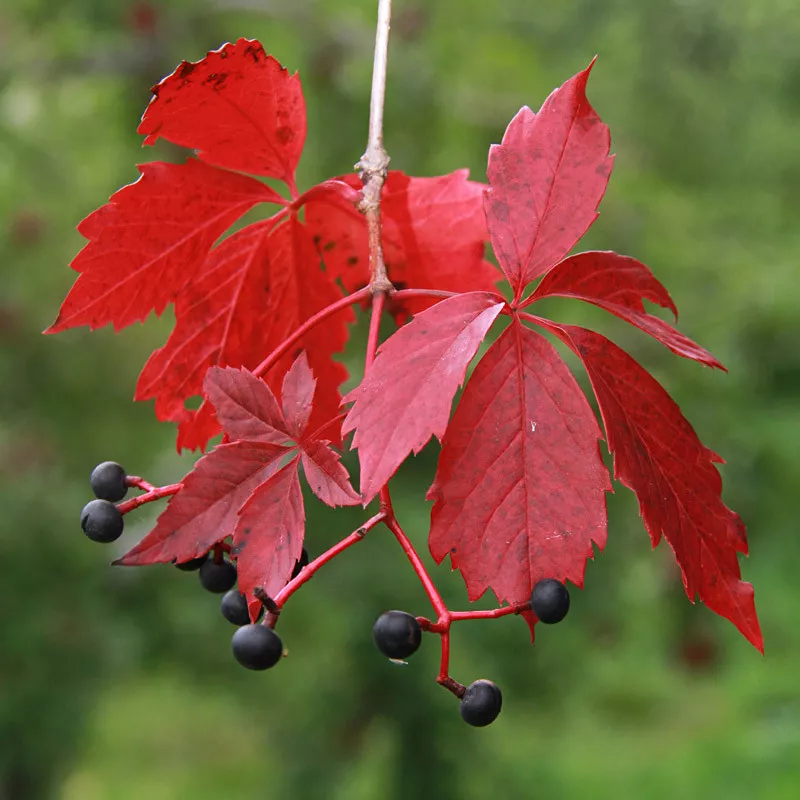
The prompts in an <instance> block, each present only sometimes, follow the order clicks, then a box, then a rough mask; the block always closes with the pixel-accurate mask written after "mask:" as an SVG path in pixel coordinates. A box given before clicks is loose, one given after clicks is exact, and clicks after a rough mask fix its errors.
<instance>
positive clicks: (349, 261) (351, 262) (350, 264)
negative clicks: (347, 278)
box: [347, 256, 358, 267]
mask: <svg viewBox="0 0 800 800" xmlns="http://www.w3.org/2000/svg"><path fill="white" fill-rule="evenodd" d="M356 264H358V256H350V258H348V259H347V266H348V267H354V266H355V265H356Z"/></svg>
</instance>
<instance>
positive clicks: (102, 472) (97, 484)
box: [89, 461, 128, 503]
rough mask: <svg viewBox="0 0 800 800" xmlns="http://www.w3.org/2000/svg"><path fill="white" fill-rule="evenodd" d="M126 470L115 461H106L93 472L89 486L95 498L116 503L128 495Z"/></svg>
mask: <svg viewBox="0 0 800 800" xmlns="http://www.w3.org/2000/svg"><path fill="white" fill-rule="evenodd" d="M126 477H127V475H125V470H124V469H122V467H121V466H120V465H119V464H117V463H116V462H115V461H104V462H103V463H102V464H98V465H97V466H96V467H95V468H94V469H93V470H92V476H91V478H89V484H90V485H91V487H92V491H93V492H94V496H95V497H99V498H100V499H101V500H110V501H111V502H112V503H116V502H117V501H118V500H122V498H123V497H125V495H126V494H127V493H128V486H127V484H126V483H125V478H126Z"/></svg>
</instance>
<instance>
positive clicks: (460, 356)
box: [342, 292, 505, 505]
mask: <svg viewBox="0 0 800 800" xmlns="http://www.w3.org/2000/svg"><path fill="white" fill-rule="evenodd" d="M504 305H505V302H504V301H503V299H502V297H500V296H499V295H494V294H489V293H487V292H472V293H469V294H462V295H458V296H456V297H451V298H448V299H447V300H443V301H442V302H440V303H438V304H437V305H435V306H433V308H430V309H428V310H427V311H424V312H422V313H421V314H419V315H418V316H416V317H415V318H414V319H413V320H412V321H411V322H409V323H408V324H407V325H404V326H403V327H402V328H400V330H398V331H397V332H396V333H395V334H394V335H393V336H391V337H390V338H389V339H387V340H386V341H385V342H384V343H383V344H382V345H381V346H380V349H379V350H378V356H377V358H376V359H375V362H374V363H373V365H372V366H371V367H370V369H369V372H368V373H367V375H366V377H365V378H364V380H363V381H362V382H361V384H360V385H359V386H358V387H357V388H356V389H354V390H353V391H352V392H350V394H348V395H347V397H346V398H345V401H346V402H352V401H354V405H353V408H352V409H351V410H350V413H349V414H348V415H347V418H346V419H345V421H344V425H343V426H342V431H343V433H345V434H347V433H349V432H350V431H353V430H354V431H355V432H356V433H355V436H354V437H353V445H352V446H353V447H354V448H358V456H359V461H360V462H361V493H362V494H363V501H364V505H366V504H367V503H369V501H370V500H371V499H372V498H373V497H374V496H375V495H376V494H377V492H378V491H379V490H380V488H381V487H382V486H383V485H384V484H385V483H386V482H387V481H388V480H389V478H391V476H392V475H393V474H394V473H395V471H396V470H397V468H398V467H399V466H400V464H402V463H403V461H405V459H406V458H407V457H408V455H409V453H411V452H412V451H413V452H414V453H418V452H419V451H420V450H421V449H422V448H423V447H424V446H425V445H426V444H427V442H428V441H429V440H430V438H431V436H436V437H437V438H439V439H441V438H442V436H443V435H444V430H445V428H446V427H447V422H448V419H449V417H450V407H451V405H452V403H453V397H454V396H455V393H456V391H457V390H458V387H459V386H460V385H461V384H462V383H463V381H464V376H465V374H466V371H467V365H468V364H469V362H470V361H471V360H472V358H473V357H474V355H475V353H476V352H477V351H478V347H480V344H481V342H482V341H483V337H484V336H485V335H486V332H487V331H488V330H489V328H490V327H491V324H492V323H493V322H494V320H495V319H496V318H497V316H498V314H499V313H500V312H501V311H502V309H503V306H504Z"/></svg>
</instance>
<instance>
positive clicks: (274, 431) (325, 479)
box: [205, 353, 360, 506]
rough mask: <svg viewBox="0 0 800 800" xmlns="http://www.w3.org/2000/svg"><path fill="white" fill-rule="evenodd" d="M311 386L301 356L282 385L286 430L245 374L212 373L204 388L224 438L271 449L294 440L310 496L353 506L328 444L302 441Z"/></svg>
mask: <svg viewBox="0 0 800 800" xmlns="http://www.w3.org/2000/svg"><path fill="white" fill-rule="evenodd" d="M314 384H315V381H314V376H313V375H312V373H311V370H310V369H309V366H308V360H307V358H306V355H305V353H301V354H300V355H299V356H298V357H297V359H296V360H295V362H294V364H293V365H292V367H291V369H290V370H289V372H288V373H287V374H286V380H285V381H284V387H283V406H284V409H285V413H286V415H287V416H288V417H289V419H290V420H291V422H290V423H289V424H288V425H287V422H286V419H285V417H284V414H283V413H282V412H281V411H280V409H279V408H278V402H277V400H276V399H275V397H274V395H273V394H272V391H271V390H270V388H269V387H268V386H267V384H266V383H264V381H262V380H261V379H260V378H257V377H256V376H255V375H253V374H252V373H250V372H248V371H247V370H245V369H230V368H228V369H219V368H212V369H210V370H209V372H208V376H207V378H206V382H205V387H206V394H207V396H208V399H209V400H210V401H211V402H212V403H213V404H214V407H215V408H216V410H217V416H218V417H219V419H220V420H221V422H222V425H223V428H224V429H225V433H226V434H227V435H228V436H230V437H231V438H232V439H247V440H251V441H260V442H271V443H275V444H284V443H286V441H287V439H290V438H294V439H295V440H296V441H297V442H298V443H299V445H300V447H301V449H302V461H303V469H304V470H305V473H306V478H307V479H308V482H309V485H310V486H311V488H312V489H313V491H314V493H315V494H316V495H317V496H318V497H319V498H320V499H321V500H322V501H323V502H324V503H327V504H328V505H331V506H342V505H354V504H355V503H358V502H359V501H360V498H359V496H358V495H357V494H356V493H355V492H354V491H353V489H352V487H351V486H350V482H349V478H348V475H347V470H346V469H345V468H344V467H343V466H342V465H341V463H339V456H338V454H336V453H334V452H333V451H331V450H330V449H329V448H328V446H327V445H328V444H329V443H328V442H327V441H318V440H313V439H309V438H307V437H304V436H302V430H303V425H304V422H303V421H304V420H306V419H308V417H309V416H310V414H311V411H312V403H313V399H314Z"/></svg>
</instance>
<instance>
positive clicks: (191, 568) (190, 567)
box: [175, 553, 208, 572]
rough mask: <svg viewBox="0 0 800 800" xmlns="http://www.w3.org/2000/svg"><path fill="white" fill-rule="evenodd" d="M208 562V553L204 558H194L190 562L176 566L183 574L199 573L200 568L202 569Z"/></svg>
mask: <svg viewBox="0 0 800 800" xmlns="http://www.w3.org/2000/svg"><path fill="white" fill-rule="evenodd" d="M206 561H208V553H206V554H205V555H204V556H198V557H197V558H193V559H191V560H190V561H184V562H183V563H181V564H176V565H175V566H176V567H177V569H179V570H180V571H181V572H197V570H198V569H200V567H202V566H203V564H205V563H206Z"/></svg>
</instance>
